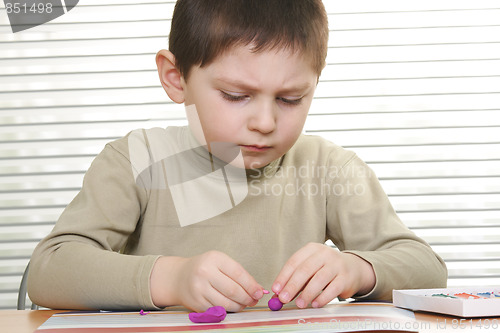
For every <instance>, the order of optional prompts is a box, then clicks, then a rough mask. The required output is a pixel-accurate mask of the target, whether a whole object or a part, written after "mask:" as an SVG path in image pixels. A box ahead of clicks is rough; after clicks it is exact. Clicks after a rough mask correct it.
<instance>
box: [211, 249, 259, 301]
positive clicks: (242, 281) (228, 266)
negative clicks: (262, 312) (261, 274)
mask: <svg viewBox="0 0 500 333" xmlns="http://www.w3.org/2000/svg"><path fill="white" fill-rule="evenodd" d="M219 269H220V271H221V272H222V273H223V274H224V275H226V276H227V277H228V278H229V279H231V280H232V281H234V282H236V283H237V284H238V285H239V286H240V287H241V288H242V289H243V290H244V291H245V293H246V296H248V297H250V298H251V299H252V300H249V299H247V298H245V300H242V299H241V298H239V300H240V303H241V304H245V305H249V304H251V302H253V300H259V299H261V298H262V296H264V293H263V290H264V287H262V286H261V285H260V284H259V283H257V281H255V279H254V278H253V276H251V275H250V273H248V272H247V271H246V270H245V269H244V268H243V266H241V265H240V264H239V263H238V262H236V261H234V260H232V259H231V260H223V262H222V263H221V265H220V266H219ZM228 292H229V294H230V295H232V294H233V293H232V292H231V291H228ZM239 297H242V296H241V295H239Z"/></svg>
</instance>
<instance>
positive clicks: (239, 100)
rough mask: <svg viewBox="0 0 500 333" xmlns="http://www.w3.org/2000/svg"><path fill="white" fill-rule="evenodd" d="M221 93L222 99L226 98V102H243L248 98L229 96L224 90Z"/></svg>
mask: <svg viewBox="0 0 500 333" xmlns="http://www.w3.org/2000/svg"><path fill="white" fill-rule="evenodd" d="M220 93H221V95H222V98H224V99H225V100H228V101H230V102H241V101H242V100H244V99H245V98H247V96H246V95H233V94H229V93H227V92H225V91H223V90H220Z"/></svg>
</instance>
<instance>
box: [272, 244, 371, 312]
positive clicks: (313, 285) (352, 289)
mask: <svg viewBox="0 0 500 333" xmlns="http://www.w3.org/2000/svg"><path fill="white" fill-rule="evenodd" d="M374 286H375V273H374V271H373V268H372V266H371V265H370V264H369V263H368V262H367V261H365V260H363V259H362V258H360V257H358V256H356V255H354V254H351V253H342V252H339V251H337V250H335V249H333V248H331V247H329V246H327V245H324V244H320V243H309V244H307V245H306V246H304V247H303V248H301V249H300V250H298V251H297V252H295V254H294V255H292V256H291V257H290V259H288V261H287V262H286V263H285V265H284V266H283V268H282V269H281V272H280V273H279V274H278V276H277V277H276V279H275V281H274V283H273V287H272V290H273V292H275V293H276V294H279V299H280V301H281V302H282V303H288V302H290V301H291V300H292V299H293V298H295V297H296V296H297V295H298V294H299V293H300V295H299V296H298V297H297V299H296V301H295V304H296V305H297V306H298V307H299V308H305V307H307V305H308V304H310V303H311V304H312V307H315V308H317V307H322V306H324V305H326V304H328V303H329V302H330V301H331V300H333V299H334V298H336V297H337V296H340V297H342V298H349V297H351V296H353V295H354V294H361V295H362V294H366V293H368V292H370V291H371V290H372V289H373V287H374Z"/></svg>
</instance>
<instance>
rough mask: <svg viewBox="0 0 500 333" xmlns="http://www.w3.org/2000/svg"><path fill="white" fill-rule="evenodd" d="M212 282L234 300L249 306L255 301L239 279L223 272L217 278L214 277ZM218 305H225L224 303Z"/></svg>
mask: <svg viewBox="0 0 500 333" xmlns="http://www.w3.org/2000/svg"><path fill="white" fill-rule="evenodd" d="M210 283H211V285H212V287H213V288H214V289H215V290H217V291H218V293H219V294H221V295H223V296H224V297H225V298H227V299H229V300H231V301H232V302H235V303H238V304H241V305H243V306H249V305H250V304H252V303H253V302H254V301H255V300H254V299H253V298H252V297H250V295H248V293H247V292H246V291H245V289H243V287H242V286H241V285H240V284H239V283H238V282H237V281H235V280H233V279H232V278H231V277H229V276H227V275H226V274H224V273H222V272H220V274H219V275H218V276H217V277H216V278H214V279H212V281H211V282H210ZM217 305H221V306H223V305H222V304H217Z"/></svg>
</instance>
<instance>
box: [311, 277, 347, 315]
mask: <svg viewBox="0 0 500 333" xmlns="http://www.w3.org/2000/svg"><path fill="white" fill-rule="evenodd" d="M345 285H346V284H345V281H344V279H342V278H340V277H337V278H336V279H334V280H333V281H332V282H330V283H329V284H328V286H327V287H326V288H325V289H324V290H323V292H322V293H321V294H319V295H318V297H316V298H315V299H314V300H313V301H312V302H311V305H312V307H313V308H320V307H323V306H325V305H326V304H328V303H330V302H331V301H332V300H333V299H334V298H336V297H338V296H339V295H340V294H341V293H342V291H343V290H344V289H345Z"/></svg>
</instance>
